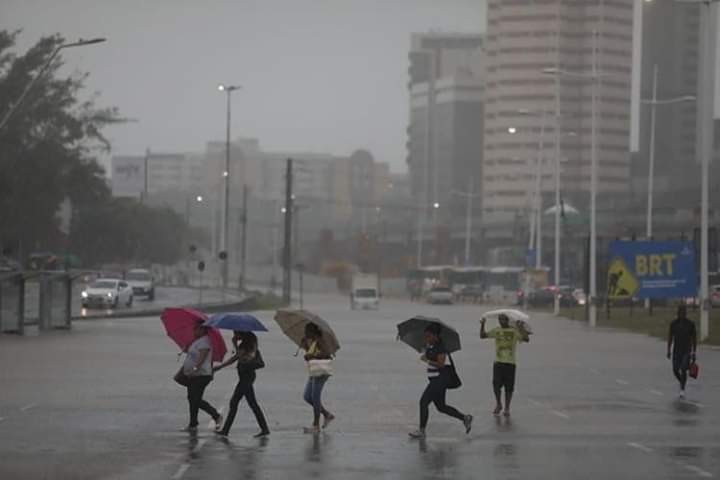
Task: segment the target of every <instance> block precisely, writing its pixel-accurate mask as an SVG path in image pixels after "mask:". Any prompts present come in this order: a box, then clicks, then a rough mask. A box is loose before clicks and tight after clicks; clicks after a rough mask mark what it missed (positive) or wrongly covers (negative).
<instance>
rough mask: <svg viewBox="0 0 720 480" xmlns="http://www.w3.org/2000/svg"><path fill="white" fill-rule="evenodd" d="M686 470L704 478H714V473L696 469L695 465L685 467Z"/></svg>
mask: <svg viewBox="0 0 720 480" xmlns="http://www.w3.org/2000/svg"><path fill="white" fill-rule="evenodd" d="M685 468H686V469H687V470H690V471H691V472H693V473H697V474H698V475H700V476H701V477H703V478H712V477H713V474H712V473H710V472H707V471H705V470H703V469H702V468H700V467H696V466H695V465H685Z"/></svg>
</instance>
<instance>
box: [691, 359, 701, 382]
mask: <svg viewBox="0 0 720 480" xmlns="http://www.w3.org/2000/svg"><path fill="white" fill-rule="evenodd" d="M689 370H690V371H689V375H690V378H694V379H697V378H698V377H699V376H700V365H698V364H697V362H693V363H691V364H690V369H689Z"/></svg>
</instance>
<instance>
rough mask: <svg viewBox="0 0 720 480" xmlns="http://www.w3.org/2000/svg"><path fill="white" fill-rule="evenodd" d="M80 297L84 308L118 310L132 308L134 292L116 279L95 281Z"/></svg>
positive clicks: (123, 282) (125, 283) (122, 281)
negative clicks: (118, 308) (119, 308)
mask: <svg viewBox="0 0 720 480" xmlns="http://www.w3.org/2000/svg"><path fill="white" fill-rule="evenodd" d="M80 295H81V297H82V306H83V308H91V307H99V308H103V307H110V308H117V307H118V306H120V305H125V306H127V307H130V306H132V303H133V291H132V288H131V287H130V285H128V283H127V282H126V281H124V280H118V279H116V278H100V279H98V280H95V281H94V282H93V283H91V284H90V285H88V287H87V288H86V289H85V290H83V292H82V293H81V294H80Z"/></svg>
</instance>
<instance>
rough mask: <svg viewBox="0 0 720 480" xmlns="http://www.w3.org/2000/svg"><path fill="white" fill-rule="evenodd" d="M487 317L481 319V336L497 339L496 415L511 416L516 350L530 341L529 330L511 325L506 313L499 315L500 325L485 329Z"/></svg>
mask: <svg viewBox="0 0 720 480" xmlns="http://www.w3.org/2000/svg"><path fill="white" fill-rule="evenodd" d="M485 321H486V320H485V318H483V319H482V320H480V338H494V339H495V363H494V364H493V392H494V393H495V410H494V411H493V414H494V415H500V413H501V412H502V413H503V415H504V416H506V417H509V416H510V402H512V397H513V392H514V391H515V372H516V358H515V350H516V348H517V344H518V343H519V342H529V341H530V336H529V335H528V333H527V332H525V331H523V330H520V329H517V328H514V327H511V326H510V319H509V318H508V316H507V315H505V314H500V315H499V316H498V322H499V323H500V326H499V327H496V328H493V329H492V330H490V331H489V332H486V331H485ZM503 389H505V411H504V412H503V405H502V390H503Z"/></svg>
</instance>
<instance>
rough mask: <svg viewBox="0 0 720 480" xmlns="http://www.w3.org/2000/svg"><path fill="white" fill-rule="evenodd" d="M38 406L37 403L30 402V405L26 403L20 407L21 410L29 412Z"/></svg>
mask: <svg viewBox="0 0 720 480" xmlns="http://www.w3.org/2000/svg"><path fill="white" fill-rule="evenodd" d="M36 406H37V403H30V404H28V405H25V406H24V407H21V408H20V411H21V412H27V411H28V410H30V409H31V408H34V407H36Z"/></svg>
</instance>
